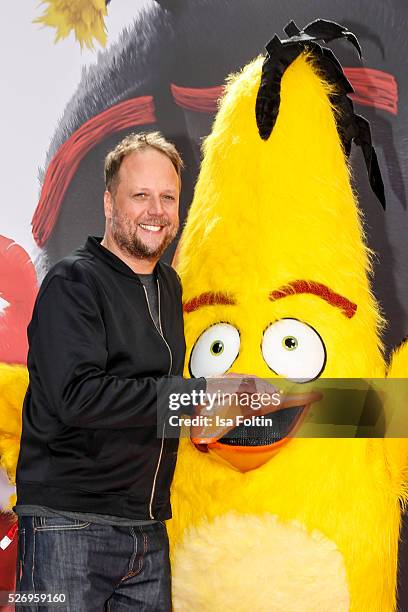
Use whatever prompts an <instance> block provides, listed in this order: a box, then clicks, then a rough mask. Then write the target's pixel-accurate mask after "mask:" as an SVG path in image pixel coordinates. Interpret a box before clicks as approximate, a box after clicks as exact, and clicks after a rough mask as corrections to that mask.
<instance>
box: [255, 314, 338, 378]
mask: <svg viewBox="0 0 408 612" xmlns="http://www.w3.org/2000/svg"><path fill="white" fill-rule="evenodd" d="M262 355H263V358H264V359H265V361H266V363H267V364H268V366H269V367H270V369H271V370H273V371H274V372H275V373H276V374H278V375H279V376H284V377H285V378H289V379H291V380H294V381H297V382H307V381H309V380H313V379H314V378H317V377H318V376H319V375H320V374H321V373H322V371H323V368H324V366H325V363H326V348H325V346H324V343H323V340H322V339H321V337H320V336H319V334H318V333H317V331H316V330H314V329H313V327H310V325H307V324H306V323H302V322H301V321H298V320H297V319H281V320H280V321H276V323H272V325H269V327H267V328H266V330H265V332H264V335H263V339H262Z"/></svg>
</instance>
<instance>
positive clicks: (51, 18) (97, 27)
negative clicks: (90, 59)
mask: <svg viewBox="0 0 408 612" xmlns="http://www.w3.org/2000/svg"><path fill="white" fill-rule="evenodd" d="M42 4H47V5H48V6H47V7H46V9H45V11H44V13H43V14H42V15H41V16H40V17H38V18H37V19H35V20H34V23H41V24H43V25H45V26H48V27H51V28H55V30H56V34H55V42H58V40H61V39H63V38H66V37H67V36H68V35H69V34H70V32H74V34H75V38H76V40H77V41H78V42H79V44H80V45H81V48H83V46H84V45H85V46H86V47H88V48H89V49H93V48H94V40H97V41H98V42H99V43H100V44H101V46H103V47H104V46H105V45H106V29H105V21H104V17H105V16H106V15H107V10H106V4H105V0H92V2H89V1H88V0H44V1H43V2H42Z"/></svg>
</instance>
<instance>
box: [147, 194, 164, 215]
mask: <svg viewBox="0 0 408 612" xmlns="http://www.w3.org/2000/svg"><path fill="white" fill-rule="evenodd" d="M148 211H149V213H150V214H151V215H162V214H163V202H162V200H161V198H160V195H159V194H152V195H151V197H150V198H149V209H148Z"/></svg>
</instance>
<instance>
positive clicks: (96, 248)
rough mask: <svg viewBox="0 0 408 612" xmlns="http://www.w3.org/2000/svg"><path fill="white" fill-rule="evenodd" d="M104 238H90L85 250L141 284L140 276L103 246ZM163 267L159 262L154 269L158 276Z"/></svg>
mask: <svg viewBox="0 0 408 612" xmlns="http://www.w3.org/2000/svg"><path fill="white" fill-rule="evenodd" d="M101 241H102V236H88V238H87V240H86V243H85V248H86V249H87V250H88V251H90V252H91V253H92V255H94V256H95V257H97V258H98V259H100V260H102V261H103V262H104V263H106V264H107V265H108V266H110V267H111V268H114V269H115V270H116V271H117V272H120V273H121V274H124V275H125V276H127V277H129V278H131V279H133V280H135V281H137V282H139V283H140V282H141V281H140V279H139V276H138V274H137V273H136V272H133V270H132V268H130V267H129V266H128V265H127V264H126V263H125V262H124V261H123V260H122V259H120V257H118V256H117V255H115V254H114V253H112V251H110V250H109V249H107V248H106V247H104V246H102V244H101ZM161 267H162V263H161V262H160V261H158V262H157V264H156V265H155V267H154V269H153V273H154V274H155V275H156V277H157V275H159V274H160V270H161Z"/></svg>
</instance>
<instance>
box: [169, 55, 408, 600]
mask: <svg viewBox="0 0 408 612" xmlns="http://www.w3.org/2000/svg"><path fill="white" fill-rule="evenodd" d="M261 62H262V58H258V59H257V60H255V61H254V62H252V63H251V64H249V65H248V66H247V67H246V68H245V69H244V70H243V72H242V73H241V74H239V75H237V76H235V77H233V78H232V79H231V80H230V83H229V85H228V87H227V91H226V94H225V96H224V99H223V100H222V103H221V107H220V110H219V112H218V115H217V118H216V120H215V123H214V127H213V131H212V133H211V135H210V136H209V137H208V138H207V140H206V142H205V146H204V159H203V163H202V169H201V173H200V177H199V180H198V183H197V186H196V191H195V196H194V201H193V204H192V206H191V208H190V211H189V215H188V220H187V224H186V227H185V230H184V233H183V236H182V239H181V245H180V249H179V256H178V272H179V274H180V276H181V279H182V283H183V298H184V300H186V301H187V300H189V299H191V298H193V297H194V296H197V295H199V294H201V293H203V292H206V291H216V292H217V291H220V292H224V293H227V294H229V295H233V296H234V297H235V299H236V301H237V305H236V306H221V305H216V306H206V307H204V308H201V309H199V310H197V311H195V312H192V313H190V314H187V315H186V317H185V329H186V341H187V356H186V369H185V373H186V374H188V369H187V363H188V359H189V356H190V352H191V349H192V347H193V345H194V343H195V341H196V339H197V338H198V337H199V336H200V334H201V333H202V332H203V331H204V330H205V329H206V328H207V327H208V326H209V325H211V324H214V323H217V322H221V321H222V322H230V323H232V324H233V325H234V326H236V327H237V328H238V330H239V332H240V336H241V346H240V353H239V355H238V357H237V359H236V361H235V362H234V364H233V367H231V369H230V371H232V372H246V373H250V374H255V375H258V376H262V377H273V376H275V375H274V373H273V372H272V371H271V370H270V369H269V368H268V366H267V364H266V363H265V361H264V359H263V357H262V354H261V350H260V343H261V340H262V333H263V331H264V330H265V328H266V327H267V326H268V325H269V324H270V323H271V322H273V321H275V320H278V319H281V318H284V317H286V318H287V317H290V318H297V319H299V320H301V321H304V322H306V323H308V324H309V325H311V326H312V327H313V328H314V329H316V330H317V331H318V332H319V334H320V336H321V337H322V338H323V340H324V343H325V346H326V351H327V363H326V366H325V369H324V371H323V376H325V377H342V378H347V377H350V378H354V377H383V376H385V371H386V367H385V363H384V359H383V354H382V344H381V340H380V335H379V334H380V330H381V327H382V325H383V320H382V317H381V315H380V312H379V308H378V306H377V304H376V302H375V299H374V297H373V295H372V293H371V288H370V283H369V274H370V271H371V267H370V253H369V250H368V249H367V247H366V245H365V242H364V233H363V228H362V220H361V214H360V212H359V209H358V207H357V204H356V200H355V197H354V195H353V191H352V188H351V185H350V176H349V170H348V167H347V164H346V161H345V157H344V154H343V151H342V147H341V143H340V140H339V136H338V133H337V129H336V124H335V118H334V112H335V111H334V109H333V108H332V107H331V104H330V102H329V99H328V93H329V92H330V87H329V86H328V85H327V83H325V82H324V81H323V80H322V79H321V78H320V76H319V75H318V72H317V70H316V69H315V68H314V67H313V64H312V60H311V58H310V57H308V56H306V55H302V56H300V57H299V58H298V59H297V60H295V61H294V62H293V64H292V65H291V66H290V67H289V68H288V70H287V71H286V73H285V74H284V76H283V79H282V89H281V105H280V110H279V114H278V118H277V121H276V124H275V127H274V129H273V131H272V134H271V136H270V138H269V139H268V140H267V141H262V140H261V139H260V137H259V135H258V131H257V126H256V122H255V111H254V108H255V99H256V94H257V90H258V87H259V82H260V73H261ZM296 279H304V280H310V281H315V282H319V283H324V284H326V285H328V286H330V287H331V289H332V290H334V291H335V292H337V293H340V294H341V295H343V296H345V297H347V298H348V299H349V300H351V301H352V302H354V303H356V304H357V311H356V314H355V316H354V317H352V318H346V317H345V316H344V314H343V313H342V312H341V311H340V310H339V309H337V308H334V307H333V306H330V305H328V304H327V303H326V302H324V301H323V300H321V299H320V298H319V297H316V296H312V295H307V294H305V295H291V296H290V297H286V298H284V299H281V300H278V301H276V302H271V301H269V300H268V294H269V292H270V291H272V290H274V289H277V288H279V287H281V286H283V285H287V284H288V283H290V282H291V281H294V280H296ZM397 357H398V355H397ZM401 368H402V369H398V368H397V366H396V365H394V366H393V369H394V370H395V371H398V372H403V371H404V372H406V368H405V366H401ZM406 452H407V442H406V441H403V440H399V441H396V440H388V441H387V442H386V441H385V440H382V439H376V440H368V439H343V440H342V439H337V440H326V439H319V440H317V439H316V440H313V439H295V440H292V441H291V442H289V443H288V444H286V445H285V446H283V447H281V450H279V452H278V453H277V454H276V455H275V456H274V457H273V458H272V459H271V460H269V461H268V462H267V463H266V464H264V465H263V466H261V467H260V468H258V469H256V470H252V471H250V472H246V473H241V472H239V471H236V470H233V469H232V468H230V467H229V466H228V465H227V464H221V463H220V462H217V461H215V460H214V458H213V456H212V454H211V453H210V454H203V453H200V452H198V451H197V450H195V448H194V447H193V446H192V444H191V443H190V441H189V440H186V439H184V440H182V443H181V446H180V453H179V458H178V463H177V469H176V475H175V480H174V483H173V489H172V504H173V516H174V519H173V520H172V521H170V523H169V533H170V538H171V549H172V556H173V559H175V560H176V559H179V556H178V555H179V551H180V550H183V551H184V554H183V556H182V558H183V562H178V563H177V566H176V568H175V569H176V574H175V578H174V580H175V584H179V582H180V580H185V581H188V583H189V585H190V587H191V589H192V590H193V591H194V590H195V592H196V597H197V600H198V601H200V602H202V601H207V602H208V599H207V600H206V599H205V593H204V591H205V589H210V585H209V584H208V583H207V581H204V582H203V581H202V580H200V577H199V575H198V574H197V573H195V572H194V571H191V572H190V573H189V572H188V569H189V563H190V564H191V563H193V559H189V557H188V554H186V548H185V547H186V546H187V544H186V542H189V546H190V556H200V555H205V554H206V551H205V547H206V546H208V543H207V544H206V545H205V546H204V544H200V541H198V542H197V543H196V545H193V544H192V543H191V538H192V536H191V535H188V534H191V533H193V532H191V531H189V529H191V528H192V527H193V528H194V527H195V528H198V526H200V529H204V527H203V525H205V524H207V525H208V527H210V525H213V522H214V521H215V520H216V519H217V517H222V516H225V515H226V514H228V513H230V512H231V511H236V512H238V513H240V514H242V515H261V514H263V513H269V514H272V515H274V516H277V517H279V519H280V520H282V521H293V520H296V521H298V522H299V523H301V525H302V526H303V527H304V528H305V529H306V531H307V532H308V533H311V532H313V531H314V530H317V531H318V532H319V533H321V534H323V535H324V536H325V537H326V538H328V539H329V540H330V541H331V542H332V543H333V546H335V548H336V549H338V550H339V551H340V553H341V555H342V558H343V560H344V564H345V567H346V572H347V582H348V589H349V596H350V610H351V612H362V611H364V612H371V611H372V612H384V611H387V612H391V611H392V610H394V609H395V587H396V569H397V550H398V537H399V527H400V505H399V500H400V499H401V498H403V497H404V489H405V483H404V476H403V474H404V470H405V457H406ZM250 530H251V525H250V524H248V533H247V532H246V531H245V530H244V528H242V529H240V530H238V531H237V532H236V534H235V538H236V541H239V540H240V538H242V537H245V538H250V535H249V534H250ZM243 532H244V534H243ZM225 545H226V544H225V540H224V539H223V538H222V537H219V538H217V536H216V535H214V538H213V539H212V541H211V546H212V553H213V555H214V559H217V558H219V555H220V551H219V548H223V547H225ZM233 546H234V541H233V539H232V538H231V547H233ZM272 547H273V543H271V548H272ZM285 554H286V555H290V554H292V555H294V556H295V557H296V556H297V555H302V551H299V550H296V549H294V550H292V551H289V550H286V552H285ZM273 555H274V552H273V551H272V550H271V559H272V558H274V556H273ZM264 562H265V560H264ZM232 568H233V563H232V564H231V567H229V566H228V563H224V564H223V565H222V566H220V567H219V568H218V571H219V574H220V577H221V578H220V580H222V577H224V580H225V582H226V583H228V584H231V580H233V579H234V576H232V577H231V572H232V573H233V571H234V570H233V569H232ZM305 571H306V568H305ZM178 573H179V575H178ZM305 576H306V574H305ZM305 579H306V578H305ZM268 580H269V582H270V586H268V587H266V586H265V584H264V583H262V584H259V583H258V581H257V577H256V576H255V575H254V577H253V583H252V584H251V585H248V588H252V589H257V590H258V591H259V590H260V591H261V592H262V590H263V589H266V593H265V597H266V598H267V597H269V596H270V594H271V593H273V584H274V574H273V568H272V567H271V568H270V573H269V574H268ZM322 581H323V582H324V580H323V577H322ZM239 582H240V576H239V575H237V576H235V583H236V584H237V585H239ZM321 586H322V587H323V586H324V585H321ZM288 588H290V586H288ZM238 592H239V591H238ZM177 593H178V592H177ZM177 593H176V599H175V602H174V605H175V609H180V610H184V609H187V608H186V602H185V601H184V599H183V597H184V595H183V591H182V590H181V591H179V594H178V595H177ZM291 595H293V593H292V594H291ZM288 596H289V595H288ZM333 596H335V595H334V594H333ZM177 597H179V598H180V599H179V600H178V599H177ZM189 597H190V595H189ZM231 597H232V599H229V602H230V603H229V607H226V608H225V610H233V609H241V608H239V605H240V604H239V595H237V598H236V601H235V602H234V597H233V596H231ZM189 601H190V600H189ZM266 601H267V602H268V604H267V605H269V607H263V608H262V607H260V608H257V609H268V610H280V609H281V608H279V605H278V601H274V600H273V598H272V600H270V599H266ZM315 604H316V607H315V609H320V605H319V601H318V598H317V595H316V601H315ZM265 605H266V604H265ZM308 605H312V606H313V600H312V601H309V602H308ZM335 605H336V602H335V601H333V609H335ZM190 609H191V608H190ZM199 609H200V610H205V611H206V612H207V611H208V612H210V611H212V610H213V609H214V610H215V609H218V608H212V607H211V605H210V604H209V603H207V604H206V605H202V606H199ZM299 609H303V608H302V593H301V592H299ZM311 609H312V608H311Z"/></svg>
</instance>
